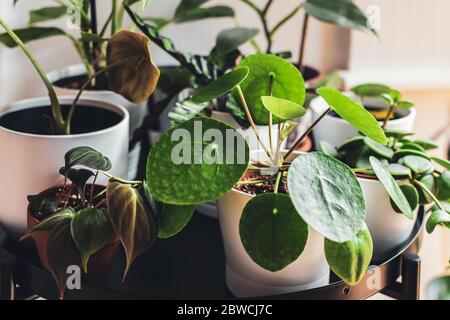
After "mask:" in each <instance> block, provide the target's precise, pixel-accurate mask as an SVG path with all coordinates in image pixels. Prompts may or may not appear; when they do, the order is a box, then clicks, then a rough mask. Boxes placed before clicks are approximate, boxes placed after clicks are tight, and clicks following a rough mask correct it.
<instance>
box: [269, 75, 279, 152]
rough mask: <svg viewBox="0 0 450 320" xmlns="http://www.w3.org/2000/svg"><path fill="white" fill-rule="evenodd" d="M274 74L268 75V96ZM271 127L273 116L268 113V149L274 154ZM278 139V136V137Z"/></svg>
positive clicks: (271, 90) (271, 88) (270, 93)
mask: <svg viewBox="0 0 450 320" xmlns="http://www.w3.org/2000/svg"><path fill="white" fill-rule="evenodd" d="M274 76H275V75H274V74H273V73H271V74H270V75H269V96H272V95H273V79H274ZM272 125H273V114H272V112H269V148H270V152H272V153H273V152H274V150H273V143H272V141H273V137H272ZM278 138H279V136H278Z"/></svg>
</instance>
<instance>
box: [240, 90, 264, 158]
mask: <svg viewBox="0 0 450 320" xmlns="http://www.w3.org/2000/svg"><path fill="white" fill-rule="evenodd" d="M236 89H237V91H238V94H239V98H240V99H241V102H242V106H243V107H244V110H245V114H246V116H247V120H248V122H249V123H250V126H251V127H252V129H253V132H254V133H255V135H256V138H257V139H258V141H259V143H260V144H261V146H262V148H263V149H264V151H265V152H266V153H267V155H268V156H269V158H272V155H271V153H270V151H269V150H268V149H267V147H266V144H265V143H264V141H263V140H262V138H261V135H260V134H259V131H258V129H257V128H256V125H255V122H254V121H253V118H252V115H251V114H250V110H249V108H248V105H247V101H245V97H244V93H243V92H242V89H241V86H240V85H238V86H237V87H236Z"/></svg>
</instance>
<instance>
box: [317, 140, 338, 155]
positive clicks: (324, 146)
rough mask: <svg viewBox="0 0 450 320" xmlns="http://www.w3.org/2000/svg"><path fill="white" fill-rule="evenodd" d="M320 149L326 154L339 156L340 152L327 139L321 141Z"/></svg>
mask: <svg viewBox="0 0 450 320" xmlns="http://www.w3.org/2000/svg"><path fill="white" fill-rule="evenodd" d="M320 151H322V152H323V153H325V154H326V155H328V156H330V157H333V158H336V159H337V158H339V153H338V152H337V150H336V148H335V147H333V146H332V145H331V144H330V143H328V142H326V141H321V142H320Z"/></svg>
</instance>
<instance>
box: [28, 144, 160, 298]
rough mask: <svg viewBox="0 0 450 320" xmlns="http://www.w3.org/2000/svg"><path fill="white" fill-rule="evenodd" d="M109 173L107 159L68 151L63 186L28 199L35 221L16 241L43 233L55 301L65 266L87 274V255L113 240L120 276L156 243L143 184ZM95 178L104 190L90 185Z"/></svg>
mask: <svg viewBox="0 0 450 320" xmlns="http://www.w3.org/2000/svg"><path fill="white" fill-rule="evenodd" d="M110 169H111V162H110V160H109V159H108V158H107V157H105V156H103V155H102V154H101V153H99V152H98V151H96V150H94V149H92V148H90V147H78V148H75V149H72V150H70V151H69V152H67V153H66V155H65V165H64V167H62V168H61V169H60V174H61V175H63V176H64V177H65V182H64V185H63V186H60V187H58V188H54V189H52V191H51V192H44V193H41V194H39V195H36V196H29V197H28V199H29V203H30V212H31V214H32V215H33V216H34V217H35V218H36V219H37V220H38V221H40V222H39V223H38V224H36V225H35V226H33V227H32V228H30V229H29V230H28V232H27V233H26V234H25V235H24V236H23V237H22V239H24V238H27V237H29V236H30V235H31V234H33V233H34V232H42V231H45V232H49V239H48V242H47V257H48V263H49V265H50V269H51V271H52V274H53V277H54V278H55V280H56V282H57V284H58V287H59V291H60V296H61V297H63V295H64V289H65V286H66V280H67V276H68V275H67V268H68V267H69V266H71V265H78V266H80V267H82V269H83V270H84V272H86V273H88V270H89V268H88V266H89V259H90V257H91V256H92V255H93V254H95V253H97V252H99V251H100V250H101V249H102V248H104V247H105V246H107V245H108V244H109V243H110V242H111V241H112V240H113V239H114V237H115V236H118V237H119V239H120V241H121V243H122V246H123V248H124V251H125V254H126V267H125V272H124V278H125V277H126V275H127V272H128V270H129V268H130V266H131V264H132V263H133V261H134V260H135V259H136V258H137V257H138V256H139V255H140V254H142V253H143V252H144V251H145V250H146V249H147V248H148V247H149V246H150V245H151V244H152V243H153V242H154V240H155V239H156V234H157V231H158V229H157V228H158V223H157V221H158V219H157V216H156V210H155V208H154V203H153V202H152V200H151V197H150V196H149V194H148V191H147V190H146V185H145V184H144V183H143V182H142V181H126V180H123V179H121V178H119V177H114V176H111V175H110V174H109V173H108V170H110ZM99 176H107V177H109V182H108V185H107V186H106V187H103V186H96V185H95V183H96V181H97V178H98V177H99ZM91 178H93V181H92V184H88V183H87V182H88V181H91ZM105 272H106V270H105Z"/></svg>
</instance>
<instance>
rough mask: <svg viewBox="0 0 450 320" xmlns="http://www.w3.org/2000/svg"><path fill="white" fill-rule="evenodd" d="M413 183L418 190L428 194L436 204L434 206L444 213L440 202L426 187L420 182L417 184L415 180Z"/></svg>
mask: <svg viewBox="0 0 450 320" xmlns="http://www.w3.org/2000/svg"><path fill="white" fill-rule="evenodd" d="M413 183H414V184H415V185H416V186H418V187H419V188H421V189H422V190H423V191H425V193H426V194H428V195H429V196H430V198H431V199H432V200H433V202H434V203H435V204H436V206H437V207H438V208H439V209H440V210H442V211H446V210H445V208H444V207H443V206H442V204H441V202H440V201H439V200H438V199H437V198H436V196H435V195H434V194H433V192H431V191H430V190H429V189H428V188H427V186H426V185H424V184H423V183H422V182H419V181H417V180H414V181H413Z"/></svg>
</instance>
